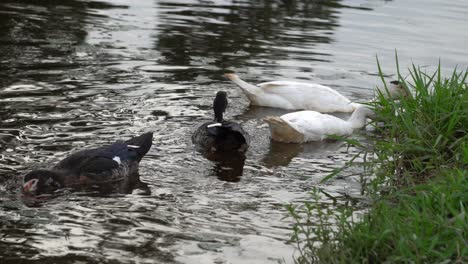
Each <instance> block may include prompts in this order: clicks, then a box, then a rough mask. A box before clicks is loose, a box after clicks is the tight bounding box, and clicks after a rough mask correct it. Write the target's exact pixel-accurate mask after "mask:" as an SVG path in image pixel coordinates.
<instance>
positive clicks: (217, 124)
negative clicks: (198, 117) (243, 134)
mask: <svg viewBox="0 0 468 264" xmlns="http://www.w3.org/2000/svg"><path fill="white" fill-rule="evenodd" d="M222 125H223V124H221V123H214V124H211V125H207V126H206V127H216V126H222Z"/></svg>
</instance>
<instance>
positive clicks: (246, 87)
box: [229, 74, 260, 94]
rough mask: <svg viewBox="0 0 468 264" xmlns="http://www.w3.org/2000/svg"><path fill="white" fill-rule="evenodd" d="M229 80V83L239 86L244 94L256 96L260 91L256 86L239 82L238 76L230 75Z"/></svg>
mask: <svg viewBox="0 0 468 264" xmlns="http://www.w3.org/2000/svg"><path fill="white" fill-rule="evenodd" d="M229 79H231V81H233V82H234V83H235V84H237V85H239V86H240V87H241V88H243V89H244V90H245V91H246V92H248V93H250V94H258V93H259V91H260V89H259V88H258V87H257V86H255V85H253V84H250V83H248V82H245V81H243V80H241V79H240V78H239V76H237V75H235V74H233V75H231V76H230V77H229Z"/></svg>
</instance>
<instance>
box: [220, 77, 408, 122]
mask: <svg viewBox="0 0 468 264" xmlns="http://www.w3.org/2000/svg"><path fill="white" fill-rule="evenodd" d="M225 76H226V77H227V78H228V79H230V80H231V81H232V82H234V83H235V84H237V85H238V86H239V87H240V88H241V89H242V91H243V92H244V93H245V95H246V96H247V97H248V99H249V100H250V103H251V104H252V105H257V106H266V107H276V108H283V109H291V110H299V109H305V110H314V111H318V112H322V113H330V112H353V111H354V110H355V109H356V108H357V107H359V106H362V105H361V104H358V103H353V102H351V101H350V100H349V99H348V98H346V97H345V96H343V95H342V94H340V93H339V92H337V91H335V90H333V89H332V88H330V87H327V86H324V85H320V84H314V83H302V82H291V81H272V82H265V83H260V84H258V85H252V84H249V83H247V82H245V81H243V80H241V79H240V78H239V77H238V76H237V75H235V74H232V73H227V74H225ZM387 87H388V92H389V95H390V97H392V98H394V97H397V96H399V95H400V94H402V93H404V92H406V90H404V89H403V88H402V87H401V85H395V84H393V83H390V84H389V85H388V86H387Z"/></svg>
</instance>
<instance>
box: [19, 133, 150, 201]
mask: <svg viewBox="0 0 468 264" xmlns="http://www.w3.org/2000/svg"><path fill="white" fill-rule="evenodd" d="M152 141H153V133H152V132H148V133H144V134H142V135H140V136H138V137H134V138H131V139H129V140H127V141H117V142H115V143H113V144H112V145H109V146H103V147H99V148H93V149H85V150H81V151H78V152H76V153H73V154H72V155H70V156H68V157H67V158H65V159H63V160H62V161H60V162H59V163H57V164H56V165H55V166H54V167H52V168H50V169H39V170H33V171H31V172H29V173H28V174H26V175H25V176H24V178H23V193H26V194H31V195H34V196H36V195H41V194H50V193H53V192H54V191H56V190H58V189H62V188H66V187H79V186H91V185H97V186H100V187H109V186H110V185H114V184H115V183H118V185H119V186H120V187H122V188H123V189H128V188H129V187H131V186H132V185H135V184H136V183H138V182H139V175H138V167H139V163H140V161H141V159H142V158H143V156H145V155H146V153H147V152H148V151H149V149H150V148H151V145H152ZM122 188H119V190H120V191H121V192H126V190H123V189H122Z"/></svg>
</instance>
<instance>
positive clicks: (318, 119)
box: [263, 106, 375, 143]
mask: <svg viewBox="0 0 468 264" xmlns="http://www.w3.org/2000/svg"><path fill="white" fill-rule="evenodd" d="M374 115H375V114H374V111H372V110H371V109H369V108H367V107H365V106H359V107H357V108H356V111H354V112H353V114H352V115H351V117H350V118H349V119H348V120H343V119H340V118H338V117H335V116H332V115H327V114H321V113H319V112H316V111H310V110H306V111H299V112H293V113H289V114H285V115H282V116H280V117H278V116H267V117H266V118H264V119H263V120H264V121H265V122H266V123H268V125H269V126H270V131H271V138H272V139H273V140H275V141H281V142H288V143H304V142H308V141H319V140H323V139H325V138H327V137H328V136H329V135H337V136H346V135H350V134H351V133H353V131H354V130H356V129H360V128H362V127H364V126H365V124H366V117H373V116H374Z"/></svg>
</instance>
